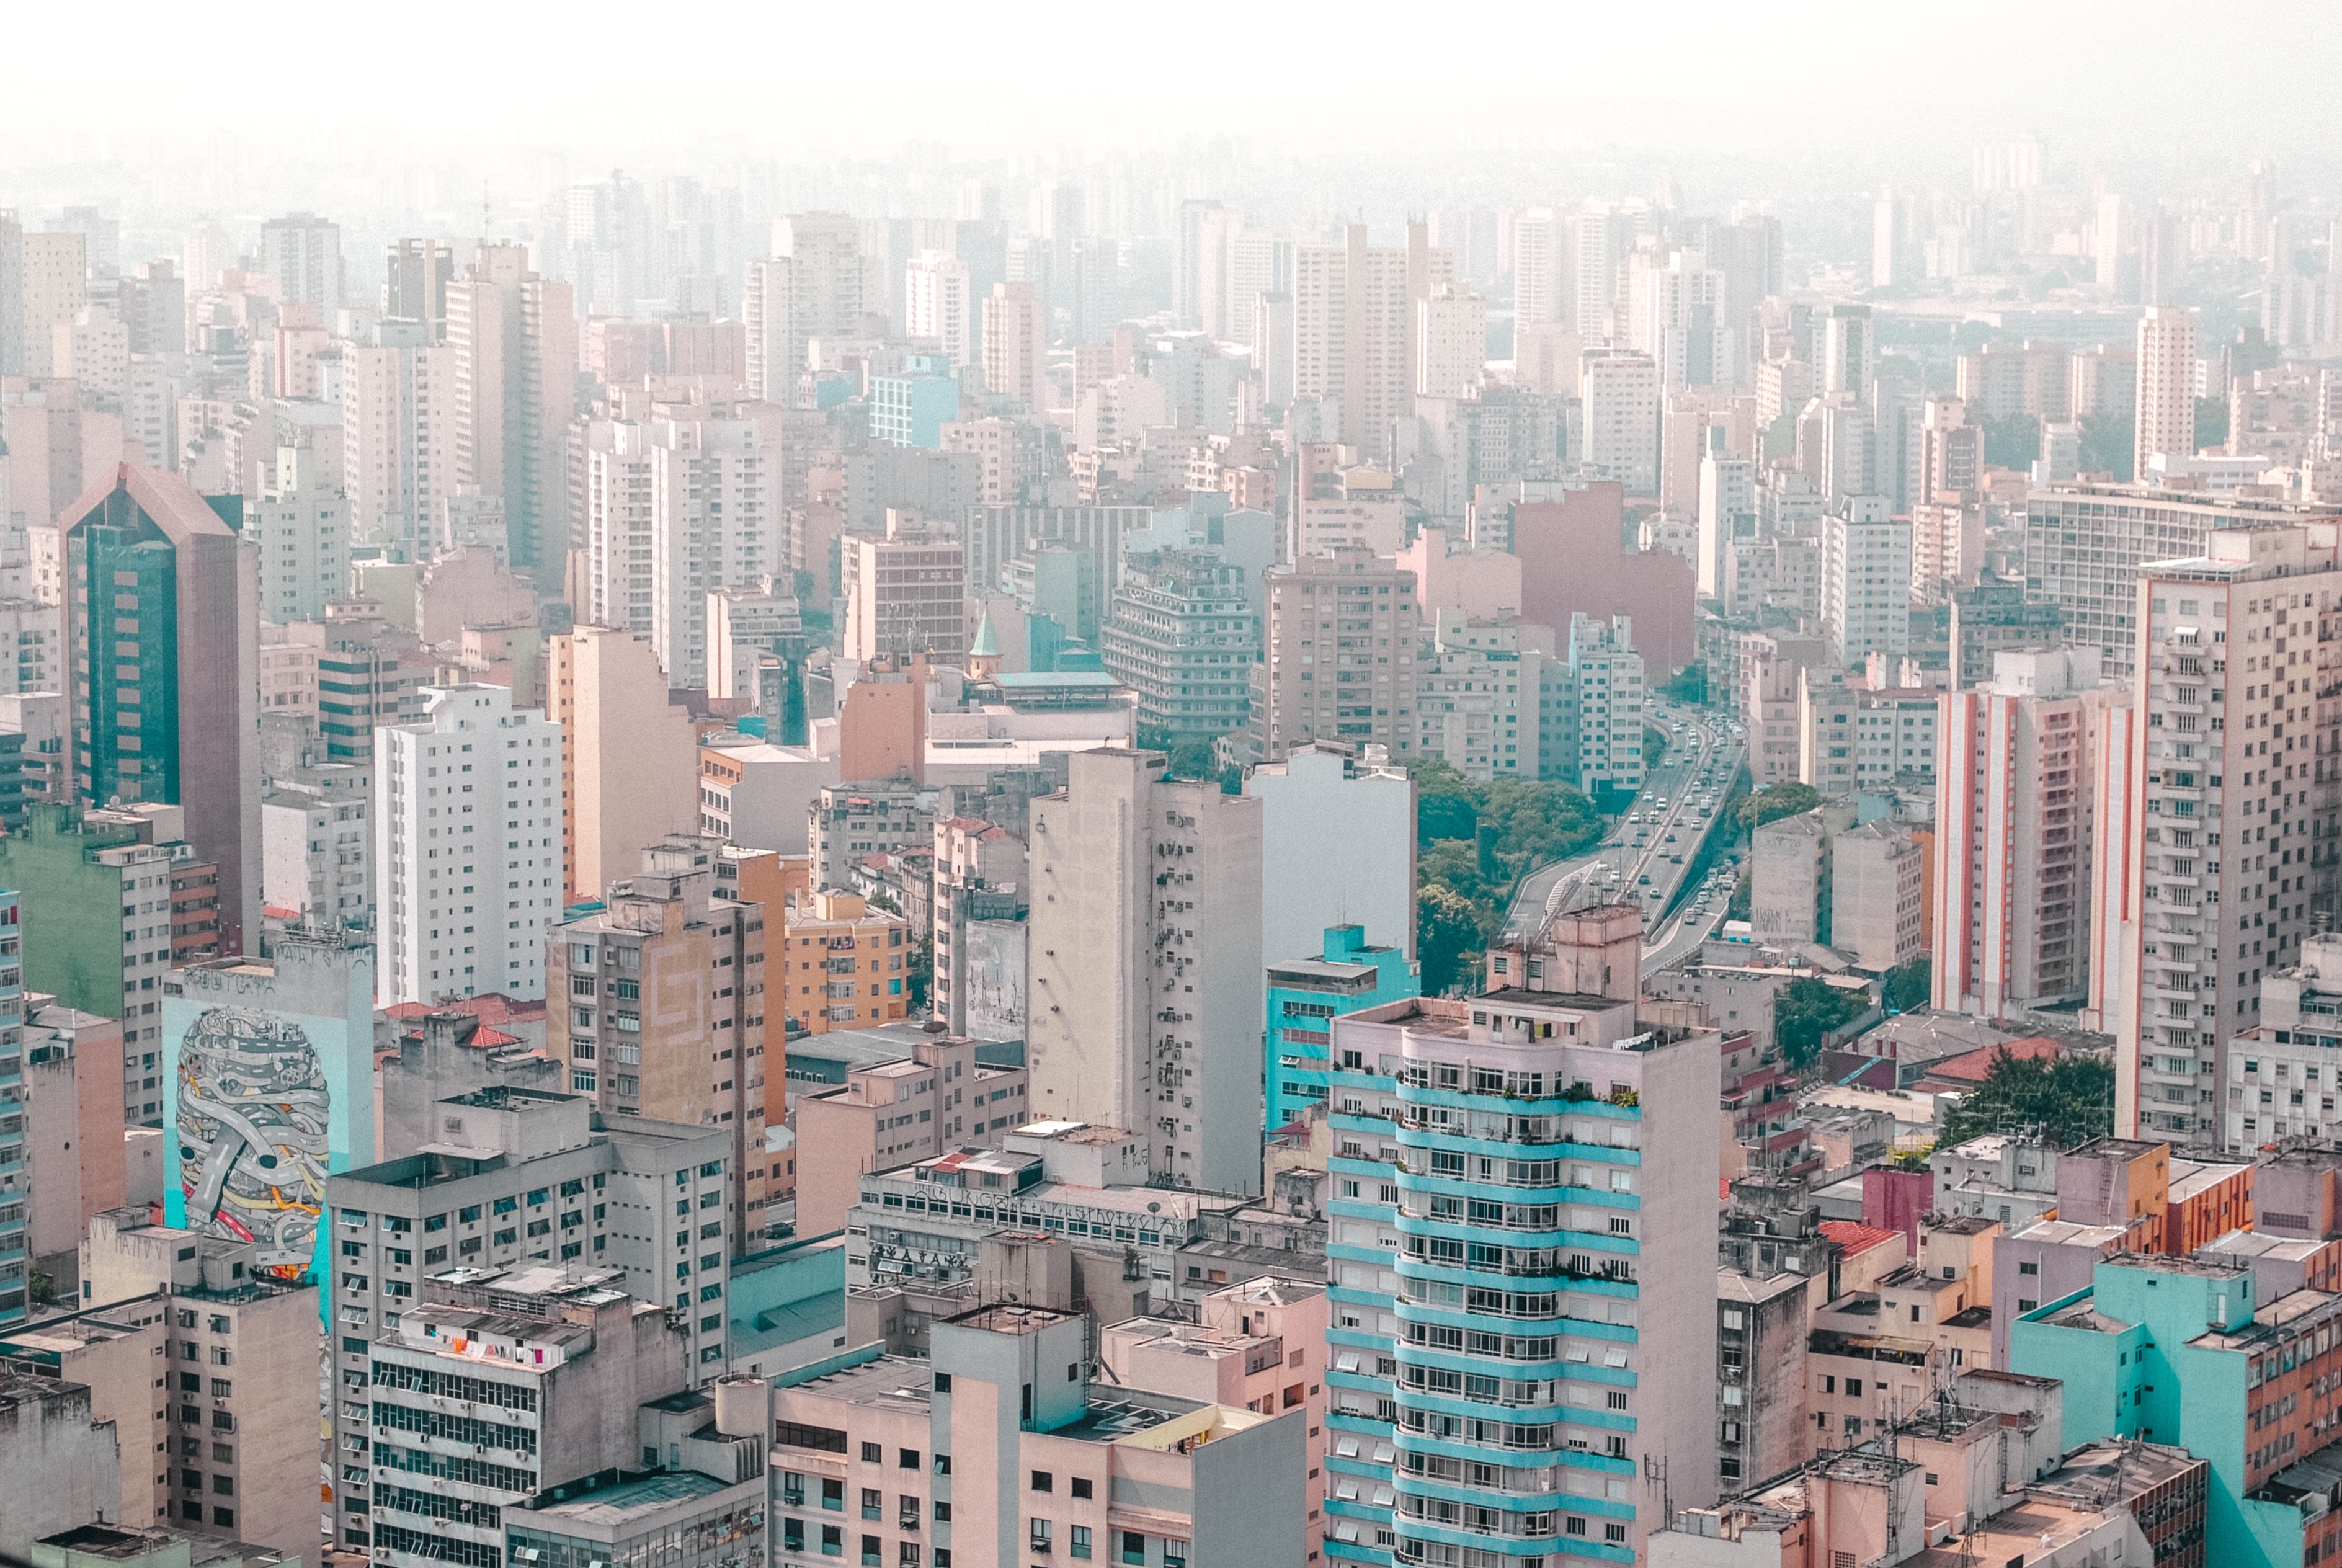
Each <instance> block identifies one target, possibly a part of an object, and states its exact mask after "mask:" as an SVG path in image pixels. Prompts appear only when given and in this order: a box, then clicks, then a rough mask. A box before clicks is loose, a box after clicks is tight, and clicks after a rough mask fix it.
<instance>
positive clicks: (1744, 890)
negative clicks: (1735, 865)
mask: <svg viewBox="0 0 2342 1568" xmlns="http://www.w3.org/2000/svg"><path fill="white" fill-rule="evenodd" d="M1754 886H1755V883H1754V880H1753V879H1752V878H1751V877H1750V876H1749V874H1748V868H1747V867H1746V866H1745V865H1744V866H1742V867H1741V868H1740V876H1739V879H1738V880H1737V881H1736V882H1734V883H1733V884H1732V902H1731V903H1729V904H1726V905H1725V906H1724V918H1725V919H1726V920H1746V919H1747V918H1748V899H1749V894H1750V893H1751V891H1752V890H1753V888H1754Z"/></svg>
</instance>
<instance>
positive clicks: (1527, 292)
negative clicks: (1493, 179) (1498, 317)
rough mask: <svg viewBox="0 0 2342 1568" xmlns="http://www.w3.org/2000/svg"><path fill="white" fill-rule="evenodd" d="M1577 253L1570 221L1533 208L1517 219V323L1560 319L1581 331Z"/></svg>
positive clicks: (1515, 288)
mask: <svg viewBox="0 0 2342 1568" xmlns="http://www.w3.org/2000/svg"><path fill="white" fill-rule="evenodd" d="M1575 263H1576V255H1575V254H1574V253H1573V252H1572V251H1571V249H1570V232H1569V224H1568V222H1567V220H1566V219H1565V218H1563V217H1562V215H1560V214H1558V213H1556V212H1555V211H1554V210H1553V209H1552V208H1551V207H1531V208H1530V209H1529V210H1528V211H1526V212H1525V213H1523V214H1522V215H1520V216H1518V217H1516V218H1515V219H1514V220H1513V320H1514V322H1515V324H1516V326H1536V325H1543V324H1544V323H1546V322H1560V323H1563V324H1565V325H1566V326H1567V327H1568V328H1569V330H1570V331H1572V332H1576V330H1577V296H1576V275H1577V274H1576V265H1574V264H1575Z"/></svg>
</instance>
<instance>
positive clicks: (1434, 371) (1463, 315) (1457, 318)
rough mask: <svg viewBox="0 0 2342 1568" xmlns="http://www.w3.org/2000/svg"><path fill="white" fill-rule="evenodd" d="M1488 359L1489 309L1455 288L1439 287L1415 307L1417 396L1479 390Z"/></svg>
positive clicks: (1441, 395)
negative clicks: (1476, 388) (1477, 387)
mask: <svg viewBox="0 0 2342 1568" xmlns="http://www.w3.org/2000/svg"><path fill="white" fill-rule="evenodd" d="M1487 360H1488V305H1487V302H1486V300H1484V299H1482V298H1481V297H1480V296H1479V295H1476V294H1475V293H1473V292H1472V291H1471V290H1469V289H1466V288H1464V287H1462V286H1461V285H1456V284H1441V285H1438V286H1437V287H1436V288H1434V289H1433V290H1432V291H1431V293H1430V294H1429V295H1426V296H1425V297H1424V298H1422V299H1419V300H1417V301H1416V302H1415V392H1416V396H1418V397H1464V396H1468V395H1469V394H1470V393H1471V391H1472V389H1473V388H1475V387H1476V386H1478V385H1480V379H1481V375H1482V373H1483V372H1484V371H1485V370H1486V365H1487Z"/></svg>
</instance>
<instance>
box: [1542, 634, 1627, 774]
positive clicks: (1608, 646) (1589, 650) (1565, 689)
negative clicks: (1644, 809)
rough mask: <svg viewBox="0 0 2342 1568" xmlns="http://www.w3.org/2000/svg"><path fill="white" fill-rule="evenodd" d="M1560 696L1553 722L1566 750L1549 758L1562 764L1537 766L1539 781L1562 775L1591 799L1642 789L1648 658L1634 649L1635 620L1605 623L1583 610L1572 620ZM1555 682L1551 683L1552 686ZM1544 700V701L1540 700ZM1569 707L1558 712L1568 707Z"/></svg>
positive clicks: (1552, 752)
mask: <svg viewBox="0 0 2342 1568" xmlns="http://www.w3.org/2000/svg"><path fill="white" fill-rule="evenodd" d="M1556 674H1557V675H1558V677H1559V683H1558V684H1559V686H1560V690H1559V691H1558V692H1557V693H1556V695H1555V699H1554V700H1555V702H1556V704H1557V708H1556V711H1553V712H1552V714H1551V716H1552V717H1553V718H1554V719H1555V720H1556V721H1557V723H1556V724H1555V725H1554V726H1553V727H1555V728H1556V729H1557V730H1558V732H1559V736H1560V740H1561V744H1559V745H1558V746H1557V747H1556V746H1549V747H1546V752H1545V754H1546V755H1547V756H1551V757H1553V758H1555V759H1556V761H1557V762H1559V763H1560V764H1561V767H1560V769H1558V770H1556V769H1552V768H1545V767H1540V769H1539V776H1540V777H1547V776H1556V774H1557V776H1559V777H1561V778H1563V779H1565V780H1566V781H1567V782H1569V783H1572V784H1576V786H1577V787H1578V788H1579V789H1581V790H1584V791H1586V792H1587V793H1588V794H1591V793H1593V792H1595V791H1596V790H1613V791H1621V790H1622V791H1625V792H1626V793H1627V794H1634V793H1636V791H1639V790H1640V789H1641V788H1642V787H1643V774H1644V771H1645V768H1646V759H1645V757H1644V755H1643V719H1644V714H1645V711H1646V699H1645V687H1644V684H1643V681H1644V671H1643V656H1642V655H1641V654H1638V653H1636V651H1635V628H1634V622H1633V620H1632V619H1631V618H1630V617H1628V616H1626V615H1613V616H1611V617H1610V619H1609V620H1607V621H1602V620H1597V619H1596V618H1595V617H1594V616H1591V615H1588V614H1584V613H1583V612H1580V613H1578V614H1573V615H1571V616H1570V617H1569V645H1568V646H1567V647H1566V648H1565V649H1564V650H1562V659H1561V668H1560V670H1559V671H1557V672H1556ZM1548 684H1550V683H1548ZM1543 700H1544V699H1543V697H1542V696H1540V703H1541V704H1542V702H1543ZM1558 704H1566V706H1558Z"/></svg>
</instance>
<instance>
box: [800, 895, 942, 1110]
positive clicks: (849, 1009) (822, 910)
mask: <svg viewBox="0 0 2342 1568" xmlns="http://www.w3.org/2000/svg"><path fill="white" fill-rule="evenodd" d="M787 921H788V929H787V931H786V934H785V935H786V946H787V951H786V953H785V954H783V955H782V957H781V958H779V959H777V960H776V966H777V967H778V969H779V971H780V974H781V980H780V982H779V984H780V986H781V992H782V1003H781V1006H782V1011H783V1013H784V1014H785V1015H786V1018H787V1019H788V1021H789V1022H790V1023H791V1024H796V1025H801V1026H802V1027H803V1028H804V1030H805V1031H806V1034H828V1033H829V1032H830V1031H831V1030H833V1029H844V1028H856V1029H868V1028H875V1027H876V1026H877V1025H879V1024H893V1023H897V1022H899V1021H901V1020H902V1019H904V1018H906V1017H907V1016H909V1014H910V974H909V964H910V960H911V955H912V944H911V941H910V923H909V922H908V921H906V920H905V919H904V918H903V917H902V916H901V915H899V914H891V913H889V912H888V911H886V910H883V909H873V908H871V907H870V904H869V901H868V900H867V899H866V898H864V897H862V896H861V895H860V894H853V893H847V892H846V891H845V890H844V889H843V888H840V887H836V886H829V887H816V888H815V889H813V890H812V891H811V892H810V893H808V894H806V895H804V896H803V897H802V898H800V899H799V900H798V901H797V902H796V904H792V905H790V906H789V909H788V911H787ZM776 1082H777V1080H776Z"/></svg>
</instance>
